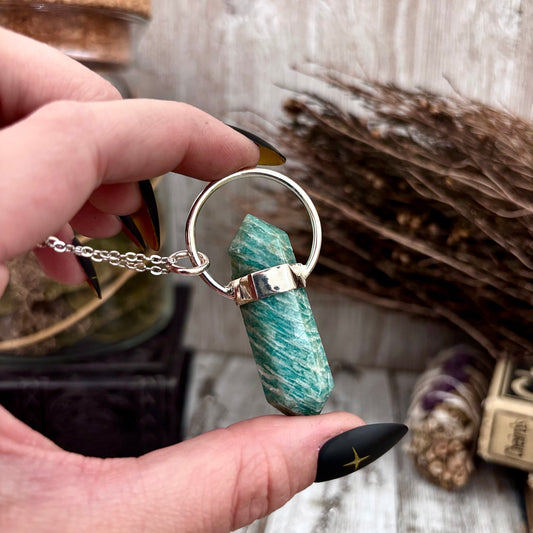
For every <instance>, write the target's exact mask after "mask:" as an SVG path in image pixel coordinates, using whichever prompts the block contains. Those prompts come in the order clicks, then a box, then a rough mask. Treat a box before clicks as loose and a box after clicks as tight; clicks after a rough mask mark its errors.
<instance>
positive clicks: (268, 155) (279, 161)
mask: <svg viewBox="0 0 533 533" xmlns="http://www.w3.org/2000/svg"><path fill="white" fill-rule="evenodd" d="M228 126H230V128H233V129H234V130H235V131H238V132H239V133H240V134H241V135H244V136H245V137H247V138H248V139H250V140H251V141H252V142H253V143H255V144H256V145H257V146H258V147H259V164H260V165H283V163H285V161H287V158H286V157H285V156H284V155H283V154H282V153H281V152H280V151H279V150H277V149H276V148H274V147H273V146H272V145H271V144H270V143H267V142H266V141H265V140H263V139H261V137H258V136H257V135H255V134H254V133H250V132H249V131H246V130H243V129H242V128H238V127H237V126H231V125H230V124H228Z"/></svg>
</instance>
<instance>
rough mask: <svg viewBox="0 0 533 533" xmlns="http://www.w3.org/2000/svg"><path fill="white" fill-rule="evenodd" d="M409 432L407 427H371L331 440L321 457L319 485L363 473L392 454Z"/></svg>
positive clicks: (318, 467) (391, 424) (357, 429)
mask: <svg viewBox="0 0 533 533" xmlns="http://www.w3.org/2000/svg"><path fill="white" fill-rule="evenodd" d="M406 433H407V426H404V425H403V424H394V423H386V424H368V425H366V426H359V427H357V428H355V429H351V430H350V431H346V432H345V433H341V434H340V435H337V436H336V437H333V438H332V439H330V440H328V441H327V442H326V443H325V444H324V445H323V446H322V448H321V449H320V452H319V454H318V465H317V473H316V478H315V482H317V481H329V480H330V479H337V478H339V477H342V476H346V475H348V474H351V473H353V472H355V471H356V470H361V468H364V467H365V466H367V465H369V464H370V463H372V462H374V461H375V460H376V459H378V458H379V457H381V456H382V455H383V454H384V453H386V452H388V451H389V450H390V449H391V448H392V447H393V446H394V445H395V444H396V443H397V442H399V441H400V440H401V438H402V437H403V436H404V435H405V434H406Z"/></svg>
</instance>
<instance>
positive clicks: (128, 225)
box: [120, 180, 161, 250]
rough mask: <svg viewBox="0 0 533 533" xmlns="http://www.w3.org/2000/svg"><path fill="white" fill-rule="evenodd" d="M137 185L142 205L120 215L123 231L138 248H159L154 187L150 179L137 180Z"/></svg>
mask: <svg viewBox="0 0 533 533" xmlns="http://www.w3.org/2000/svg"><path fill="white" fill-rule="evenodd" d="M138 185H139V191H140V192H141V196H142V199H143V205H142V207H141V208H140V209H139V210H138V211H136V212H135V213H133V214H132V215H127V216H121V217H120V220H121V221H122V223H123V224H124V229H125V231H124V233H125V234H126V235H127V237H128V238H129V239H130V240H131V241H133V242H134V243H135V244H136V245H137V246H139V247H140V248H146V247H147V246H148V247H149V248H151V249H152V250H159V248H160V246H161V230H160V226H159V210H158V208H157V201H156V198H155V194H154V189H153V188H152V184H151V183H150V180H142V181H139V183H138Z"/></svg>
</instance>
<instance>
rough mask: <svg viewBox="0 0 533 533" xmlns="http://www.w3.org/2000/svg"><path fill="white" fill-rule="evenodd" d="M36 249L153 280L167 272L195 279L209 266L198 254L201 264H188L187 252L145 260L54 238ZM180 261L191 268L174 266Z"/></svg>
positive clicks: (138, 256)
mask: <svg viewBox="0 0 533 533" xmlns="http://www.w3.org/2000/svg"><path fill="white" fill-rule="evenodd" d="M40 247H41V248H51V249H52V250H54V251H55V252H59V253H65V252H67V253H73V254H75V255H77V256H80V257H87V258H89V259H91V260H92V261H94V262H95V263H101V262H103V261H104V262H106V263H109V264H110V265H113V266H118V267H121V268H128V269H130V270H135V271H136V272H149V273H150V274H152V275H153V276H160V275H162V274H169V273H171V272H172V273H175V274H181V275H183V276H199V275H200V274H202V273H203V272H204V271H205V270H206V269H207V267H208V266H209V258H208V257H207V256H206V255H205V254H203V253H202V252H198V255H199V257H200V259H201V260H202V263H201V264H199V265H195V264H194V262H193V260H192V255H191V254H190V252H189V251H188V250H180V251H178V252H174V253H173V254H171V255H169V256H160V255H155V254H154V255H150V256H147V255H145V254H143V253H136V252H126V253H120V252H119V251H118V250H95V249H94V248H92V247H91V246H86V245H81V244H80V245H75V244H69V243H66V242H64V241H62V240H61V239H58V238H57V237H48V238H47V239H46V241H44V243H42V244H41V245H40ZM180 259H189V260H190V261H191V262H193V266H191V267H184V266H181V265H180V264H179V263H178V261H179V260H180Z"/></svg>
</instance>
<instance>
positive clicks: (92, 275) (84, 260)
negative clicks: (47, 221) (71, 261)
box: [72, 237, 102, 299]
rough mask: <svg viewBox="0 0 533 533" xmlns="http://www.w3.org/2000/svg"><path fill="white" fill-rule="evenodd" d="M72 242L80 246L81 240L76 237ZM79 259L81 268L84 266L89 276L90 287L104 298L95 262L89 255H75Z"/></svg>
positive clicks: (99, 296)
mask: <svg viewBox="0 0 533 533" xmlns="http://www.w3.org/2000/svg"><path fill="white" fill-rule="evenodd" d="M72 244H73V245H74V246H80V245H81V242H80V241H79V240H78V239H77V238H76V237H74V238H73V239H72ZM75 257H76V259H77V260H78V263H79V264H80V265H81V268H83V271H84V272H85V275H86V276H87V283H88V284H89V287H91V289H92V290H93V292H94V293H95V295H96V296H98V298H100V299H102V291H101V289H100V283H99V281H98V276H97V275H96V270H95V269H94V265H93V262H92V261H91V260H90V259H89V258H88V257H81V256H79V255H76V256H75Z"/></svg>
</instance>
